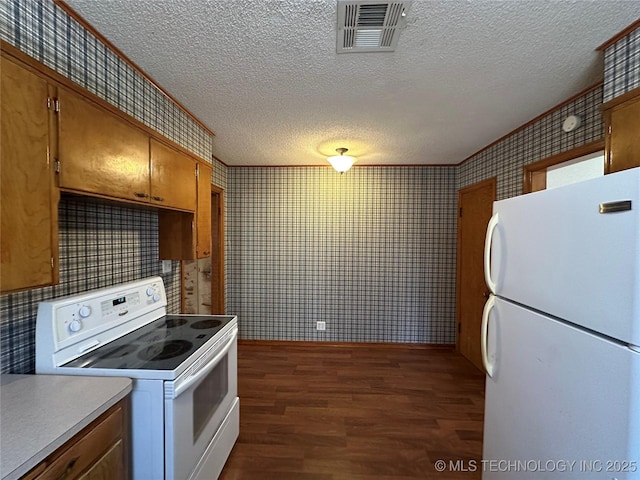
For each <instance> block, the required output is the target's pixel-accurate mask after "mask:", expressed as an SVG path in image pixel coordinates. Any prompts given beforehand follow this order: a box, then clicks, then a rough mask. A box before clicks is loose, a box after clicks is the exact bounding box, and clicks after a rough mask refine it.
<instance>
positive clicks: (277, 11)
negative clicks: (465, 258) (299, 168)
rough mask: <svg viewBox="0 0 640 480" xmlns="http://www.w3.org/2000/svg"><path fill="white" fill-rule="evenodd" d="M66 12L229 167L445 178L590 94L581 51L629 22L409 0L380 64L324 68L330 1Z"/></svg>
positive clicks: (565, 10) (598, 11)
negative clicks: (345, 157)
mask: <svg viewBox="0 0 640 480" xmlns="http://www.w3.org/2000/svg"><path fill="white" fill-rule="evenodd" d="M67 3H68V4H69V5H70V6H71V7H72V8H73V9H75V10H76V11H77V12H78V13H79V14H80V15H81V16H82V17H83V18H84V19H85V20H86V21H88V22H89V23H90V24H91V25H93V26H94V27H95V28H96V29H97V30H98V31H99V32H100V33H102V34H103V35H104V36H105V37H106V38H108V39H109V40H110V41H111V42H112V43H113V44H114V45H116V46H117V47H118V48H119V49H121V50H122V51H123V52H124V53H125V54H126V55H127V56H128V57H129V58H130V59H131V60H132V61H133V62H135V63H136V64H137V65H138V66H140V67H141V68H142V69H143V70H144V71H145V72H147V73H148V74H149V75H150V76H151V77H152V78H154V79H155V80H156V81H157V82H158V83H159V84H160V85H162V86H163V88H165V89H166V90H167V91H168V92H170V93H171V94H172V95H173V96H174V97H175V98H176V99H178V100H179V101H180V102H181V103H182V104H183V105H185V106H186V107H187V108H188V109H189V110H190V111H191V112H192V113H193V114H195V115H196V116H197V117H198V118H199V119H200V120H202V121H203V122H204V123H205V124H206V125H207V126H208V127H209V128H211V129H212V130H213V131H214V132H215V133H216V137H215V140H214V151H215V154H216V156H218V157H219V158H220V159H221V160H222V161H223V162H225V163H226V164H228V165H231V166H236V165H325V164H326V162H325V158H326V156H328V155H332V154H334V152H335V148H337V147H347V148H349V154H352V155H354V156H356V157H357V158H358V163H357V164H356V165H358V164H360V165H406V164H455V163H458V162H460V161H462V160H464V159H465V158H466V157H467V156H469V155H471V154H473V153H475V152H476V151H478V150H479V149H481V148H483V147H485V146H486V145H488V144H489V143H491V142H493V141H494V140H497V139H498V138H499V137H501V136H503V135H505V134H506V133H508V132H510V131H511V130H513V129H515V128H517V127H519V126H520V125H522V124H524V123H526V122H527V121H529V120H531V119H532V118H533V117H535V116H537V115H539V114H540V113H542V112H544V111H546V110H548V109H549V108H551V107H553V106H554V105H557V104H558V103H560V102H562V101H564V100H566V99H567V98H569V97H570V96H572V95H574V94H576V93H578V92H579V91H580V90H583V89H584V88H586V87H589V86H591V85H592V84H594V83H595V82H596V81H598V80H600V79H601V78H602V55H601V53H600V52H596V51H595V49H596V48H597V47H598V46H599V45H600V44H602V43H603V42H605V41H606V40H608V39H609V38H611V37H612V36H614V35H615V34H617V33H618V32H619V31H621V30H622V29H624V28H625V27H627V26H628V25H629V24H631V23H632V22H633V21H634V20H636V19H637V18H638V17H640V1H637V0H632V1H620V0H592V1H586V0H579V1H576V0H562V1H560V0H554V1H548V0H533V1H531V0H509V1H481V0H473V1H466V2H465V1H459V0H456V1H442V0H434V1H425V0H414V1H413V5H412V6H411V9H410V10H409V12H408V17H407V25H406V27H405V28H404V30H403V32H402V34H401V37H400V41H399V43H398V48H397V50H396V51H395V52H393V53H364V54H339V55H338V54H336V5H337V2H336V1H335V0H279V1H276V0H270V1H265V0H262V1H259V0H217V1H213V0H101V1H96V0H68V1H67ZM575 113H576V114H578V115H579V113H580V112H575ZM558 128H561V125H558Z"/></svg>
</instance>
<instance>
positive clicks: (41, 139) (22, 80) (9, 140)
mask: <svg viewBox="0 0 640 480" xmlns="http://www.w3.org/2000/svg"><path fill="white" fill-rule="evenodd" d="M1 72H2V78H1V83H2V89H1V98H2V102H1V103H2V111H1V117H0V119H1V120H2V128H1V130H2V134H1V140H0V141H1V142H2V143H1V149H0V150H1V151H0V171H1V175H0V177H1V185H0V188H1V191H2V202H1V203H2V207H1V209H0V218H1V227H0V228H1V229H2V230H1V235H0V237H1V243H2V254H1V258H2V261H1V265H0V291H2V292H7V291H12V290H19V289H23V288H27V287H36V286H44V285H51V284H53V283H56V282H57V273H56V272H57V265H56V264H57V246H58V236H57V211H58V210H57V209H58V206H57V204H58V202H57V194H56V192H55V191H54V189H53V185H52V182H53V174H52V171H51V168H50V162H49V157H48V152H49V141H50V136H49V122H50V121H51V118H50V113H49V110H48V109H47V98H48V89H49V86H48V84H47V82H46V80H44V79H42V78H40V77H38V76H36V75H35V74H33V73H31V72H30V71H28V70H26V69H24V68H22V67H20V66H19V65H17V64H15V63H13V62H12V61H10V60H8V59H6V58H4V57H2V64H1Z"/></svg>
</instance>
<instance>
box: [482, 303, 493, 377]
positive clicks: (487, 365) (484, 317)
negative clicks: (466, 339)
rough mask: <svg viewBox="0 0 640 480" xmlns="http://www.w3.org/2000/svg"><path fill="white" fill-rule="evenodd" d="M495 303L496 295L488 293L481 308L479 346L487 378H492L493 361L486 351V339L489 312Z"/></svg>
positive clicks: (487, 335)
mask: <svg viewBox="0 0 640 480" xmlns="http://www.w3.org/2000/svg"><path fill="white" fill-rule="evenodd" d="M495 304H496V297H495V296H493V295H489V300H487V303H485V304H484V309H483V310H482V326H481V327H480V328H481V332H480V348H481V350H482V365H483V366H484V369H485V371H486V372H487V375H489V378H493V367H494V365H493V363H491V362H490V361H489V355H488V353H487V339H488V337H489V314H490V313H491V310H493V307H494V306H495Z"/></svg>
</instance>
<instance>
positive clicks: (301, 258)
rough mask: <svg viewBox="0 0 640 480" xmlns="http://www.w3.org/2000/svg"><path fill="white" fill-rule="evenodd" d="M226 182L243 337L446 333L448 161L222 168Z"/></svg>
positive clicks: (234, 303) (452, 223) (438, 336)
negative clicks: (345, 168) (322, 327)
mask: <svg viewBox="0 0 640 480" xmlns="http://www.w3.org/2000/svg"><path fill="white" fill-rule="evenodd" d="M229 191H230V192H232V193H231V195H229V206H228V212H229V218H228V220H227V225H228V229H229V236H228V238H227V242H228V243H227V246H228V249H229V257H228V262H229V264H228V268H229V275H228V277H229V278H228V282H229V283H228V286H227V288H228V293H229V298H228V305H227V308H228V309H229V310H230V311H233V312H235V313H237V314H238V316H239V319H241V323H242V332H243V335H244V336H245V337H249V338H263V339H287V340H330V341H353V342H359V341H366V342H423V343H451V342H454V341H455V334H454V322H453V319H454V316H455V249H456V241H455V232H456V190H455V167H432V168H424V167H362V168H358V167H354V168H352V169H351V170H350V171H349V172H347V173H345V174H343V175H340V174H339V173H337V172H336V171H335V170H333V169H332V168H331V167H329V166H327V167H326V168H318V167H315V168H312V167H311V168H230V169H229ZM316 321H325V322H326V328H327V329H326V331H325V332H317V331H316Z"/></svg>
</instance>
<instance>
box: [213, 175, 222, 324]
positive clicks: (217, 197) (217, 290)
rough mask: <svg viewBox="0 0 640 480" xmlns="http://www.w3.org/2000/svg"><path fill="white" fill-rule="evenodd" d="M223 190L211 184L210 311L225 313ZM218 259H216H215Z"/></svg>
mask: <svg viewBox="0 0 640 480" xmlns="http://www.w3.org/2000/svg"><path fill="white" fill-rule="evenodd" d="M224 221H225V217H224V190H223V189H222V188H220V187H217V186H215V185H213V184H212V185H211V313H213V314H223V313H225V303H224V302H225V295H224V289H225V282H224V267H225V258H224ZM216 260H218V261H216Z"/></svg>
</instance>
